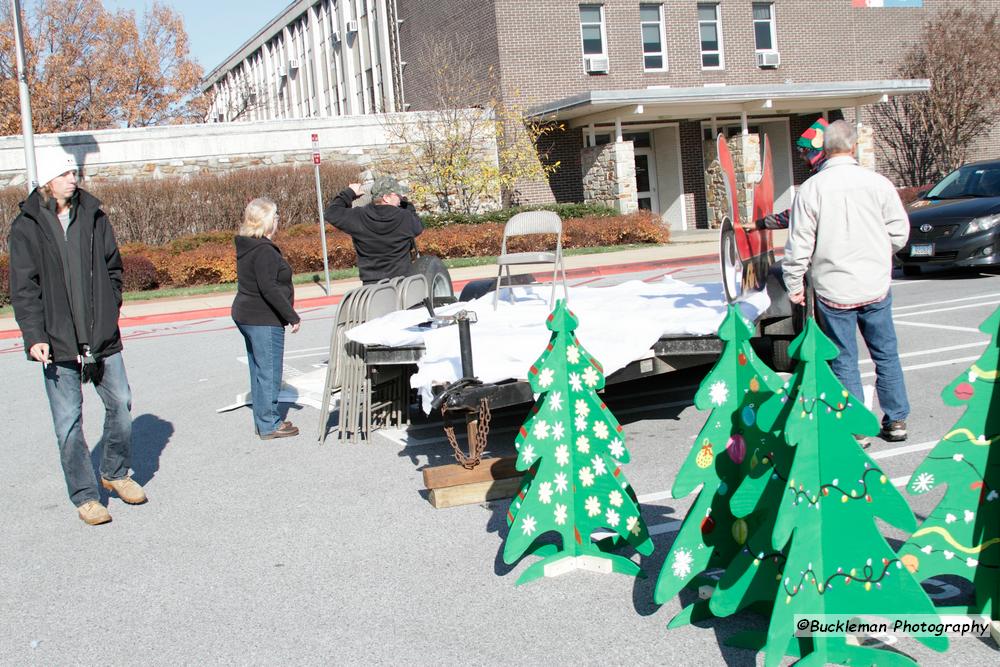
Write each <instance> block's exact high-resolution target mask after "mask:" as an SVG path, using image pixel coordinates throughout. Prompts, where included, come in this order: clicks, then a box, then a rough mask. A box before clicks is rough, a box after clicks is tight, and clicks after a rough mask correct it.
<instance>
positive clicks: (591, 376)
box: [583, 366, 600, 389]
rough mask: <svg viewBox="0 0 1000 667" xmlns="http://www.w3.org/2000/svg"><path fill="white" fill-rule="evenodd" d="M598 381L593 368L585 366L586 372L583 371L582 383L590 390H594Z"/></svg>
mask: <svg viewBox="0 0 1000 667" xmlns="http://www.w3.org/2000/svg"><path fill="white" fill-rule="evenodd" d="M599 379H600V378H599V377H598V375H597V371H595V370H594V367H593V366H587V368H586V370H584V371H583V383H584V384H585V385H587V386H588V387H590V388H591V389H593V388H594V386H595V385H596V384H597V381H598V380H599Z"/></svg>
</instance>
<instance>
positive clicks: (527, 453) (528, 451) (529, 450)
mask: <svg viewBox="0 0 1000 667" xmlns="http://www.w3.org/2000/svg"><path fill="white" fill-rule="evenodd" d="M521 457H522V458H523V459H524V462H525V463H531V462H532V461H534V460H535V448H534V447H532V446H531V445H530V444H529V445H525V446H524V449H522V450H521Z"/></svg>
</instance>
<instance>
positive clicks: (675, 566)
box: [670, 549, 694, 578]
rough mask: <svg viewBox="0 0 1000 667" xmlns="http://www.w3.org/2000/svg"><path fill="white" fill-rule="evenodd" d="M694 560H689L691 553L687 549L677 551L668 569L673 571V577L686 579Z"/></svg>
mask: <svg viewBox="0 0 1000 667" xmlns="http://www.w3.org/2000/svg"><path fill="white" fill-rule="evenodd" d="M693 562H694V559H693V558H691V551H690V550H689V549H678V550H677V551H676V552H675V553H674V562H673V563H671V564H670V569H671V570H673V572H674V576H675V577H680V578H683V577H686V576H688V575H689V574H691V563H693Z"/></svg>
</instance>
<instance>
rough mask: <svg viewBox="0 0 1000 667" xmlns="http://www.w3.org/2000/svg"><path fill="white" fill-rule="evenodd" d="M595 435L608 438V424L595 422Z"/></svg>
mask: <svg viewBox="0 0 1000 667" xmlns="http://www.w3.org/2000/svg"><path fill="white" fill-rule="evenodd" d="M594 435H595V436H597V437H598V438H600V439H601V440H607V439H608V435H610V434H609V433H608V425H607V423H605V422H594Z"/></svg>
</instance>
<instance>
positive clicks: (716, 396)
mask: <svg viewBox="0 0 1000 667" xmlns="http://www.w3.org/2000/svg"><path fill="white" fill-rule="evenodd" d="M708 392H709V397H710V398H711V399H712V403H714V404H715V405H722V404H723V403H725V402H726V398H728V397H729V387H727V386H726V383H725V382H724V381H723V380H719V381H718V382H715V383H713V384H712V386H711V388H709V390H708Z"/></svg>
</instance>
